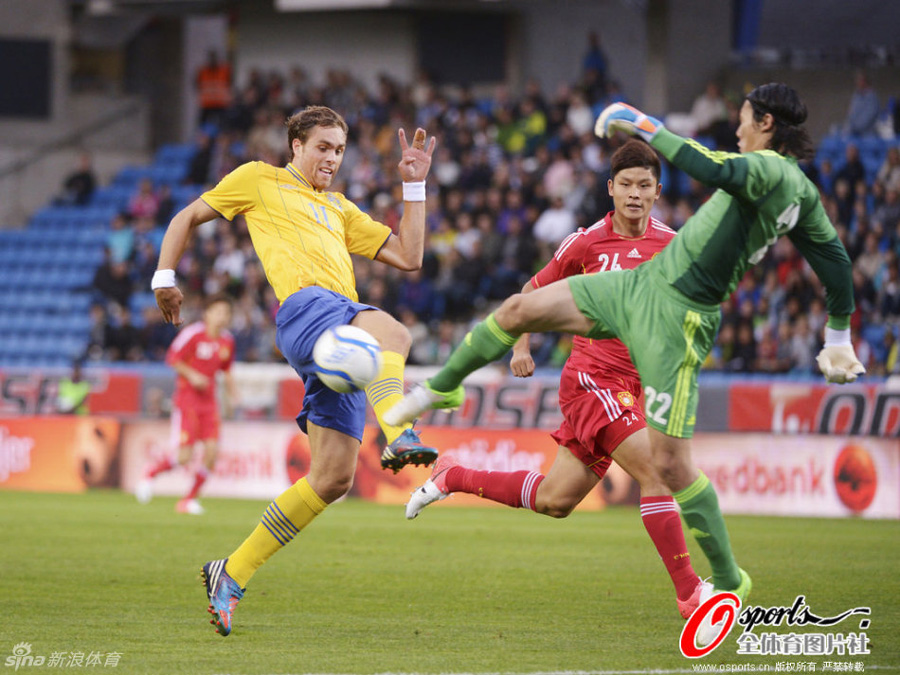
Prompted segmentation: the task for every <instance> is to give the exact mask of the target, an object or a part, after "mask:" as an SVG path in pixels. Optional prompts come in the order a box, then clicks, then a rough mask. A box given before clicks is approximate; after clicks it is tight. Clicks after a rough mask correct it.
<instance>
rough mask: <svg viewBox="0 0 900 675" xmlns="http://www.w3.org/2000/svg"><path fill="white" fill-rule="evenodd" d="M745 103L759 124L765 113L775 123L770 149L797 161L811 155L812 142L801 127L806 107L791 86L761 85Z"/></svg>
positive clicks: (750, 94)
mask: <svg viewBox="0 0 900 675" xmlns="http://www.w3.org/2000/svg"><path fill="white" fill-rule="evenodd" d="M747 101H748V102H749V103H750V106H751V107H752V108H753V118H754V119H755V120H757V121H762V119H763V117H765V115H766V114H769V115H771V116H772V119H773V120H774V123H775V124H774V129H773V133H772V141H771V143H770V145H771V148H772V150H775V151H776V152H780V153H781V154H782V155H792V156H794V157H796V158H797V159H808V158H810V157H812V156H813V144H812V139H810V137H809V134H808V133H807V131H806V129H805V128H804V127H803V126H802V125H803V123H804V122H805V121H806V114H807V110H806V106H805V105H804V104H803V102H802V101H801V100H800V97H799V96H798V95H797V92H796V91H795V90H794V89H793V88H792V87H789V86H788V85H786V84H782V83H780V82H773V83H771V84H763V85H760V86H759V87H757V88H756V89H754V90H753V91H751V92H750V93H749V94H747Z"/></svg>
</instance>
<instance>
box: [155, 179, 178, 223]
mask: <svg viewBox="0 0 900 675" xmlns="http://www.w3.org/2000/svg"><path fill="white" fill-rule="evenodd" d="M156 200H157V203H156V221H155V222H156V224H158V225H161V226H165V225H168V223H169V221H170V220H171V219H172V216H173V215H174V213H175V198H174V197H172V186H171V185H169V184H167V183H163V184H162V185H160V186H159V190H157V192H156Z"/></svg>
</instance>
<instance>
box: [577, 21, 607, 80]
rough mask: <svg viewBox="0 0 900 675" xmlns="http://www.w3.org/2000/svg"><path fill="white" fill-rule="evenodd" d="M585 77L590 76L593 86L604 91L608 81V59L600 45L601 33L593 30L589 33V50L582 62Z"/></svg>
mask: <svg viewBox="0 0 900 675" xmlns="http://www.w3.org/2000/svg"><path fill="white" fill-rule="evenodd" d="M581 68H582V71H583V75H586V76H588V78H587V79H588V80H589V81H591V83H592V86H593V87H596V88H597V89H601V90H602V89H604V88H605V87H606V80H607V75H608V73H607V70H608V65H607V58H606V54H605V53H604V51H603V47H602V46H601V45H600V33H598V32H597V31H595V30H593V31H591V32H590V33H588V48H587V52H586V53H585V55H584V59H582V62H581Z"/></svg>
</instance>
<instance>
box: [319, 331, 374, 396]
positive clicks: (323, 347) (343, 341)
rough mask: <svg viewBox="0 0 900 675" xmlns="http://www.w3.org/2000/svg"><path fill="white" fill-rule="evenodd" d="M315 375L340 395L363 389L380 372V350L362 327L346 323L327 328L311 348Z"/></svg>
mask: <svg viewBox="0 0 900 675" xmlns="http://www.w3.org/2000/svg"><path fill="white" fill-rule="evenodd" d="M313 362H314V363H315V373H316V375H317V376H318V378H319V379H320V380H322V382H323V384H325V386H326V387H328V388H329V389H334V391H336V392H339V393H341V394H347V393H349V392H351V391H357V390H360V389H365V388H366V387H368V386H369V384H370V383H371V382H372V380H374V379H375V378H376V377H377V376H378V372H379V371H380V370H381V347H379V346H378V341H377V340H376V339H375V338H374V337H372V336H371V335H370V334H369V333H367V332H366V331H364V330H363V329H362V328H357V327H356V326H351V325H349V324H347V325H342V326H335V327H334V328H329V329H328V330H326V331H325V332H324V333H322V335H320V336H319V339H318V340H316V344H315V346H314V347H313Z"/></svg>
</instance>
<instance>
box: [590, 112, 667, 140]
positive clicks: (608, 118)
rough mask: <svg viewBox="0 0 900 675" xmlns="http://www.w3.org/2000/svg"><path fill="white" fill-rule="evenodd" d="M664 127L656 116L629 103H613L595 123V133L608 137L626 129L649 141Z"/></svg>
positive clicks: (629, 132) (627, 131)
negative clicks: (646, 113) (643, 111)
mask: <svg viewBox="0 0 900 675" xmlns="http://www.w3.org/2000/svg"><path fill="white" fill-rule="evenodd" d="M662 128H663V123H662V122H660V121H659V120H658V119H656V118H655V117H650V116H649V115H645V114H644V113H642V112H641V111H640V110H638V109H637V108H633V107H632V106H630V105H628V104H627V103H613V104H612V105H608V106H606V108H605V109H604V110H603V112H602V113H600V117H598V118H597V123H596V124H595V125H594V133H595V134H597V136H599V137H600V138H606V137H608V136H611V135H612V134H613V133H615V132H616V131H624V132H625V133H626V134H631V135H632V136H635V135H637V136H640V137H641V138H643V139H644V140H645V141H647V142H648V143H649V142H650V141H652V140H653V137H654V136H656V133H657V132H658V131H659V130H660V129H662Z"/></svg>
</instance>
